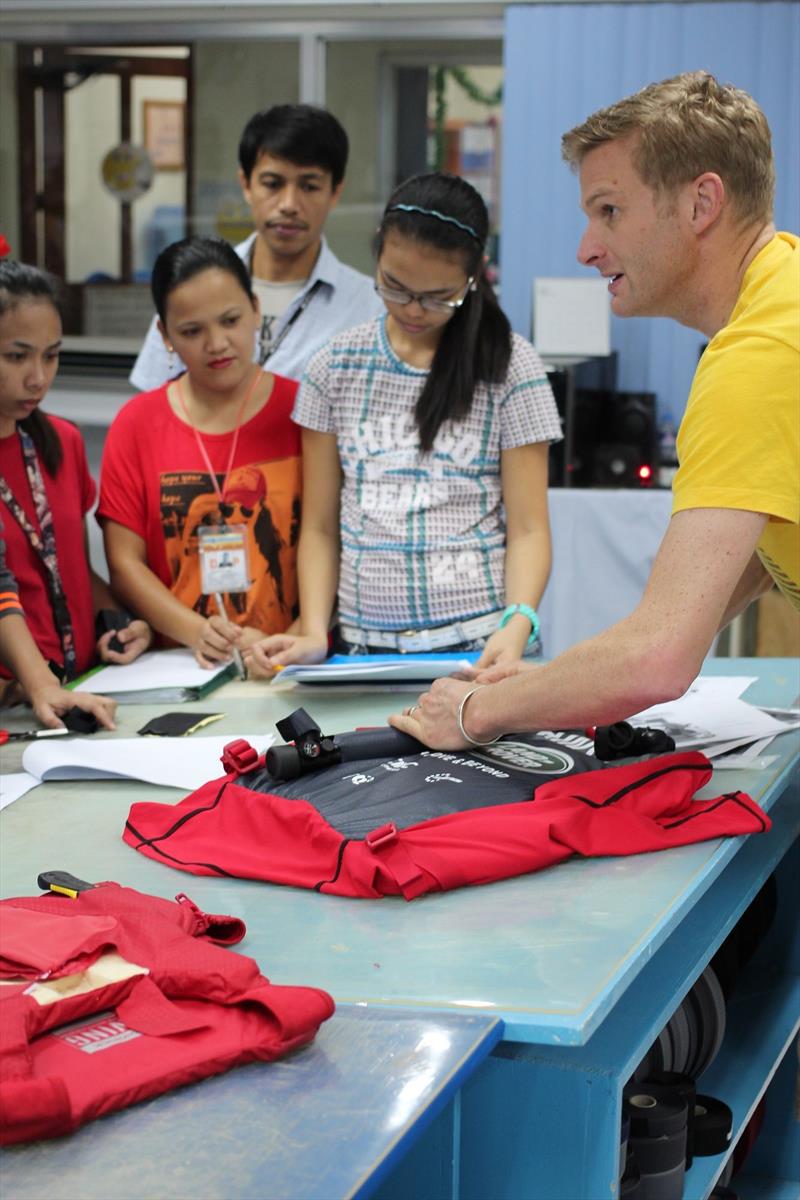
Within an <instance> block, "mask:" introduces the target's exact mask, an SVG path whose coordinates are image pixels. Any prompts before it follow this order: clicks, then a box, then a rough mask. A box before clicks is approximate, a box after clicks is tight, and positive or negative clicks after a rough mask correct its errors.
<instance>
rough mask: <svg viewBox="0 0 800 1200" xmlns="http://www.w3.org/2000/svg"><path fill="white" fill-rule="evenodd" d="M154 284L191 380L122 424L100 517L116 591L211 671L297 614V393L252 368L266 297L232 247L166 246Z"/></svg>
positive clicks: (155, 396) (200, 242)
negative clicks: (260, 303)
mask: <svg viewBox="0 0 800 1200" xmlns="http://www.w3.org/2000/svg"><path fill="white" fill-rule="evenodd" d="M151 286H152V292H153V299H154V301H155V305H156V309H157V311H158V328H159V331H160V332H161V336H162V337H163V338H164V343H165V345H166V347H167V350H168V351H169V352H170V353H174V352H176V351H177V352H178V354H179V355H180V357H181V359H182V360H183V362H184V363H185V364H186V368H187V369H186V372H185V373H184V374H182V375H180V376H179V377H178V378H177V379H174V380H172V381H171V382H170V383H168V384H166V385H164V386H162V387H160V388H156V389H155V390H154V391H151V392H143V393H142V394H141V395H139V396H135V397H134V398H133V399H132V400H130V401H129V402H128V403H127V404H126V405H125V407H124V408H123V409H122V411H121V412H120V413H119V414H118V416H117V417H116V419H115V420H114V423H113V424H112V426H111V429H110V430H109V434H108V438H107V440H106V445H105V449H104V452H103V467H102V474H101V481H100V504H99V506H98V510H97V516H98V520H100V522H101V524H102V526H103V535H104V538H105V545H106V555H107V557H108V562H109V567H110V570H111V581H112V584H113V586H114V588H115V590H116V591H117V592H118V594H119V595H120V596H121V597H122V598H123V600H124V601H125V603H127V604H129V605H130V606H131V607H133V608H135V609H136V611H137V612H141V613H142V614H143V615H144V616H145V617H146V618H147V620H148V621H149V622H150V624H151V625H152V626H153V627H154V629H156V630H158V632H159V633H160V634H162V635H163V636H164V637H165V638H166V639H168V640H169V641H171V642H173V643H178V644H181V645H184V646H189V647H191V649H192V650H193V651H194V653H195V655H196V657H197V660H198V662H200V663H201V664H202V665H203V666H211V665H213V664H215V663H219V662H224V661H226V660H227V659H229V658H230V657H231V656H232V653H233V651H234V650H235V649H238V650H246V649H247V648H248V647H249V646H250V645H252V644H253V643H254V642H255V641H258V640H259V639H260V638H261V637H263V636H264V634H267V633H281V632H283V631H284V630H286V629H287V627H288V626H289V625H290V624H291V622H292V621H293V620H294V618H295V617H296V615H297V579H296V546H297V538H298V531H299V524H300V432H299V429H298V428H297V426H296V425H294V424H293V423H292V421H291V411H292V404H293V402H294V395H295V392H296V390H297V384H296V383H295V382H294V381H293V380H289V379H284V378H283V377H282V376H280V375H273V374H272V373H270V372H269V371H265V370H263V369H262V368H261V367H260V366H259V365H258V364H257V363H254V362H253V340H254V338H255V337H256V335H257V333H258V331H259V328H260V313H259V306H258V300H257V299H256V297H255V295H254V294H253V289H252V285H251V282H250V276H249V275H248V273H247V268H246V267H245V265H244V263H243V262H242V260H241V259H240V258H239V256H238V255H237V254H236V253H235V252H234V251H233V249H232V248H231V247H230V246H229V245H228V243H227V242H225V241H223V240H222V239H221V238H185V239H183V240H182V241H180V242H175V243H174V244H173V245H171V246H167V247H166V249H165V250H163V251H162V252H161V254H160V255H159V256H158V259H157V260H156V263H155V266H154V268H153V278H152V285H151ZM220 608H222V611H220Z"/></svg>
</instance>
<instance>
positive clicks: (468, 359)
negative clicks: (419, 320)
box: [375, 171, 511, 451]
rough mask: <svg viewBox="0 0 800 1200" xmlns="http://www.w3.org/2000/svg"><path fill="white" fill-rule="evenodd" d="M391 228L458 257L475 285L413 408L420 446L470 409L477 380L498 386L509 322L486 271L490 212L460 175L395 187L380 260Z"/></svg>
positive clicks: (380, 236) (379, 238)
mask: <svg viewBox="0 0 800 1200" xmlns="http://www.w3.org/2000/svg"><path fill="white" fill-rule="evenodd" d="M388 233H397V234H398V235H399V236H400V237H404V238H410V239H411V240H413V241H416V242H422V243H424V244H425V245H427V246H433V247H435V248H436V249H437V250H443V251H448V252H453V251H458V252H459V253H460V254H462V255H463V259H464V269H465V271H466V273H467V276H468V277H469V276H474V277H475V281H476V283H475V290H474V291H469V292H468V293H467V298H466V299H465V301H464V303H463V304H462V305H461V307H460V308H458V309H456V311H455V312H454V313H453V316H452V317H451V318H450V320H449V321H448V322H447V324H446V325H445V326H444V328H443V331H442V336H441V339H440V341H439V345H438V346H437V348H436V353H435V354H434V357H433V362H432V364H431V369H430V371H429V373H428V378H427V379H426V381H425V386H424V387H423V389H422V392H421V394H420V397H419V399H418V400H417V406H416V410H415V414H414V415H415V419H416V422H417V428H418V429H419V440H420V446H421V448H422V449H423V450H426V451H427V450H430V449H431V447H432V446H433V440H434V438H435V437H436V434H437V433H438V431H439V429H440V427H441V425H442V424H443V422H445V421H449V420H455V421H458V420H461V419H463V418H464V417H465V416H466V415H467V414H468V413H469V411H470V408H471V406H472V399H473V396H474V394H475V387H476V385H477V384H478V383H501V382H502V380H503V379H504V378H505V376H506V373H507V371H508V363H509V359H510V358H511V326H510V325H509V323H508V318H507V317H506V315H505V313H504V312H503V311H502V309H501V308H500V306H499V304H498V303H497V297H496V296H495V294H494V291H493V290H492V286H491V284H490V283H489V282H488V280H487V279H486V276H485V274H484V272H483V254H484V249H485V246H486V240H487V238H488V236H489V215H488V213H487V211H486V205H485V204H484V202H483V199H482V198H481V196H480V194H479V193H478V192H477V191H476V190H475V188H474V187H472V185H471V184H469V183H467V181H466V180H465V179H461V178H460V177H459V176H458V175H446V174H444V173H443V172H440V171H434V172H431V173H430V174H427V175H414V176H412V178H411V179H407V180H406V181H405V183H401V184H400V186H399V187H398V188H396V189H395V191H394V192H393V194H392V195H391V197H390V198H389V202H388V204H387V205H386V208H385V210H384V213H383V217H382V219H381V223H380V226H379V228H378V232H377V234H376V237H375V254H376V257H378V258H380V255H381V251H382V250H383V245H384V242H385V240H386V235H387V234H388Z"/></svg>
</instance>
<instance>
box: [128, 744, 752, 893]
mask: <svg viewBox="0 0 800 1200" xmlns="http://www.w3.org/2000/svg"><path fill="white" fill-rule="evenodd" d="M590 747H591V743H590V742H589V741H588V739H585V738H583V739H582V738H580V737H579V736H577V735H574V734H564V733H543V734H539V735H517V736H516V737H514V738H509V739H503V740H502V741H500V742H498V743H496V744H494V745H491V746H486V747H484V748H483V749H482V750H481V751H480V752H466V751H464V752H455V753H444V752H438V751H429V750H422V751H420V752H419V753H418V754H416V755H408V756H405V757H403V758H399V759H395V760H389V761H382V760H372V761H367V762H360V763H358V764H354V763H353V762H349V763H344V764H340V765H338V766H331V767H328V768H326V769H325V770H323V771H320V772H319V773H318V774H309V775H303V776H301V777H300V778H299V779H296V780H293V781H292V782H290V783H280V784H278V783H274V782H273V781H271V780H270V779H269V778H268V777H267V775H266V772H265V770H264V756H263V755H262V756H261V757H259V756H258V754H257V752H256V751H255V750H254V749H253V748H252V747H251V746H250V745H249V744H248V743H247V742H245V741H243V740H240V741H238V742H233V743H231V744H230V745H229V746H227V747H226V750H225V754H224V756H223V759H222V762H223V765H224V767H225V770H226V772H227V774H226V775H225V776H224V777H223V778H222V779H217V780H214V781H213V782H211V783H207V784H205V785H204V786H203V787H201V788H199V789H198V790H197V791H195V792H193V793H192V794H191V795H190V796H187V797H186V799H185V800H182V801H181V802H180V803H179V804H177V805H167V804H154V803H150V802H142V803H139V804H134V805H133V806H132V807H131V810H130V814H129V817H128V821H127V823H126V826H125V830H124V833H123V838H124V840H125V841H126V842H127V843H128V845H129V846H133V848H134V849H136V850H138V851H139V852H140V853H141V854H146V855H147V856H148V858H154V859H156V860H158V861H159V862H163V863H165V864H167V865H168V866H171V867H176V868H178V869H179V870H182V871H189V872H191V873H192V874H195V875H221V876H226V875H227V876H231V875H233V876H241V877H243V878H246V879H263V880H266V881H269V882H272V883H281V884H294V885H295V886H297V887H306V888H314V889H316V890H317V891H321V892H326V893H332V894H336V895H340V896H356V897H367V898H374V897H379V896H386V895H402V896H404V897H405V899H406V900H412V899H414V898H415V897H416V896H421V895H423V894H424V893H426V892H433V891H447V890H448V889H450V888H456V887H463V886H465V885H467V884H481V883H490V882H492V881H494V880H498V879H505V878H508V877H509V876H513V875H523V874H526V873H527V872H529V871H537V870H539V869H540V868H542V867H546V866H550V865H552V864H554V863H558V862H562V861H563V860H564V859H566V858H569V857H570V856H571V855H573V854H582V855H586V856H593V855H606V854H638V853H641V852H643V851H650V850H665V849H667V848H668V847H670V846H681V845H685V844H686V843H688V842H699V841H704V840H707V839H709V838H718V837H722V836H725V835H733V834H744V833H759V832H760V831H762V830H765V829H768V828H769V824H770V822H769V819H768V817H766V816H765V815H764V813H763V812H762V811H761V809H760V808H759V807H758V805H757V804H756V803H755V802H754V801H753V800H752V799H751V798H750V797H749V796H746V795H745V794H744V793H742V792H734V793H729V794H726V795H724V796H719V797H717V798H716V799H714V800H694V799H693V797H694V794H695V792H697V791H698V789H699V788H701V787H703V785H704V784H706V783H708V781H709V780H710V778H711V774H712V768H711V764H710V763H709V761H708V759H706V758H705V757H704V755H702V754H700V753H698V752H697V751H689V752H686V753H682V754H670V755H667V756H665V757H662V758H655V759H652V758H651V759H648V760H646V761H643V762H635V763H628V764H626V765H624V766H617V767H607V768H605V769H597V768H598V767H599V766H600V764H598V763H597V762H596V760H594V759H593V758H591V757H590V755H589V753H588V750H587V748H590ZM520 764H522V765H521V766H520ZM576 772H578V773H576ZM548 774H549V775H550V776H552V775H559V776H560V777H559V778H551V780H550V781H549V782H541V781H542V780H546V779H547V777H548ZM537 784H538V786H537ZM434 814H438V815H434Z"/></svg>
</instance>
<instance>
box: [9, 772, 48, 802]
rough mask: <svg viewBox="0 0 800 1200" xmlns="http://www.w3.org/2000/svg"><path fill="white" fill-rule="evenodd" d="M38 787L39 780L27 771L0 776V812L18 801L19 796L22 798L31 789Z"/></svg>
mask: <svg viewBox="0 0 800 1200" xmlns="http://www.w3.org/2000/svg"><path fill="white" fill-rule="evenodd" d="M38 786H39V780H38V779H37V778H36V776H35V775H29V774H28V772H27V771H17V772H15V773H14V774H13V775H0V810H2V809H4V808H7V807H8V805H9V804H13V803H14V801H15V800H19V798H20V796H24V795H25V793H26V792H29V791H30V790H31V788H35V787H38Z"/></svg>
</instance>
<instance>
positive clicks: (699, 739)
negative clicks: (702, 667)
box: [630, 686, 792, 750]
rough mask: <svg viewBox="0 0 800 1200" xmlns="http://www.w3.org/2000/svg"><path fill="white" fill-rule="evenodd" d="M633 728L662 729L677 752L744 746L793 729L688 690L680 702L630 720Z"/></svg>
mask: <svg viewBox="0 0 800 1200" xmlns="http://www.w3.org/2000/svg"><path fill="white" fill-rule="evenodd" d="M630 720H631V724H633V725H647V726H650V727H651V728H656V729H663V730H665V731H666V732H667V733H669V734H670V735H671V736H672V737H674V738H675V745H676V747H677V749H679V750H687V749H689V748H691V747H695V748H697V749H705V748H706V747H709V746H712V745H713V744H714V743H716V742H736V741H739V742H745V741H756V740H758V739H761V738H767V737H773V736H774V735H775V734H778V733H786V731H787V729H790V728H791V727H792V726H791V724H790V723H788V722H787V720H786V719H785V718H784V719H783V720H777V719H776V718H775V717H771V716H769V715H768V714H767V713H765V712H762V711H761V709H760V708H756V707H755V705H753V704H747V703H746V702H745V701H744V700H739V699H736V698H734V697H732V696H730V695H728V696H725V695H717V694H713V693H712V692H710V691H709V689H707V688H705V687H702V686H701V687H699V688H696V689H695V690H694V691H692V690H691V689H690V691H689V692H687V694H686V695H685V696H681V698H680V700H673V701H670V702H669V703H667V704H655V705H653V707H652V708H648V709H645V711H644V712H641V713H637V714H636V716H634V717H631V718H630Z"/></svg>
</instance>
